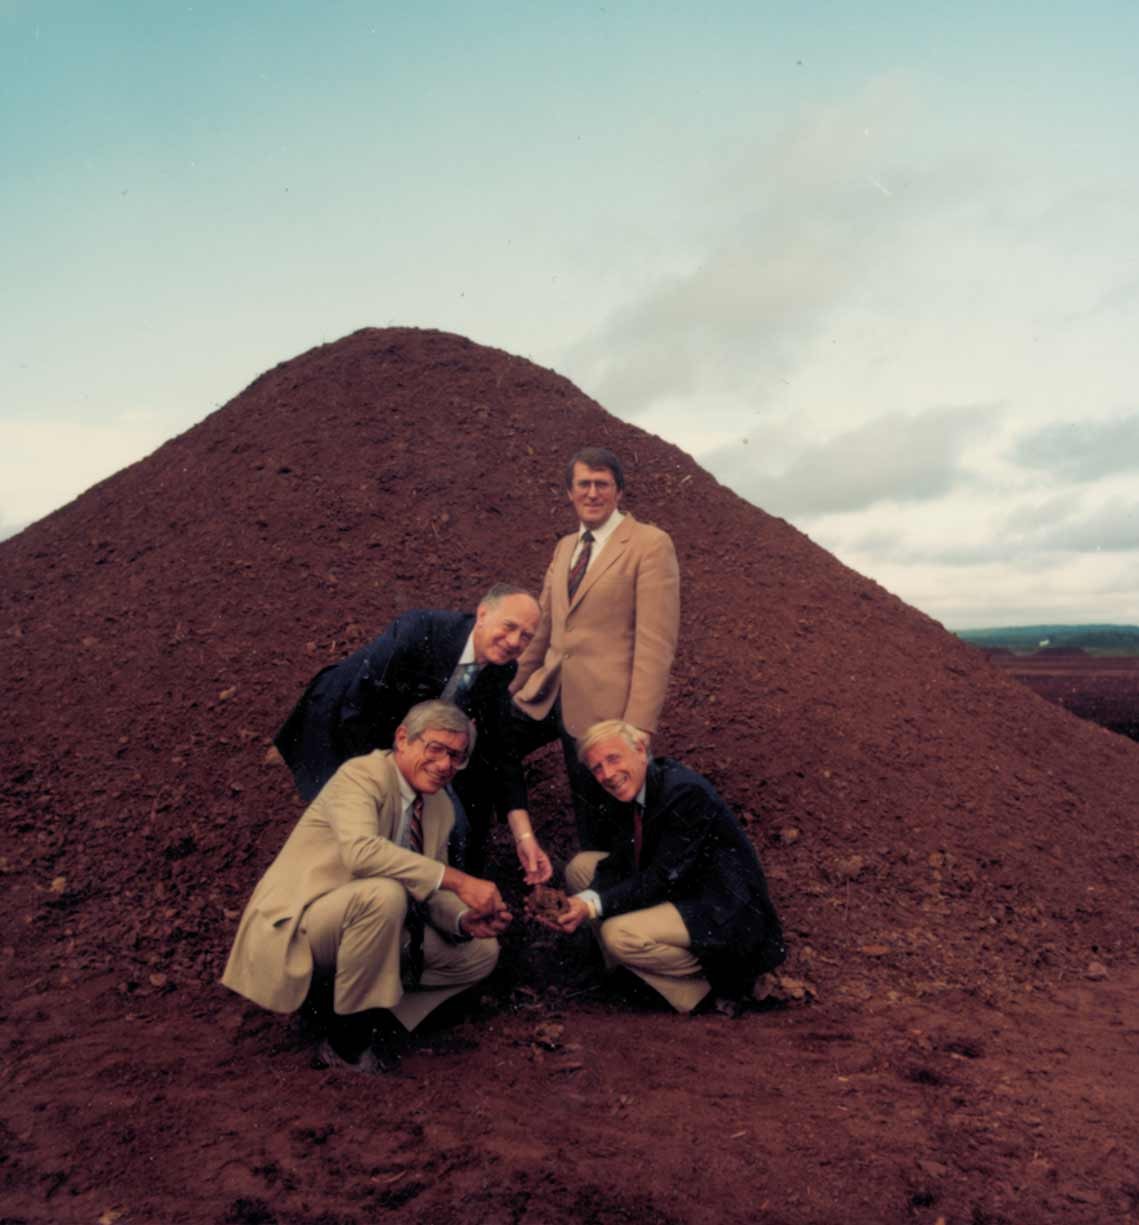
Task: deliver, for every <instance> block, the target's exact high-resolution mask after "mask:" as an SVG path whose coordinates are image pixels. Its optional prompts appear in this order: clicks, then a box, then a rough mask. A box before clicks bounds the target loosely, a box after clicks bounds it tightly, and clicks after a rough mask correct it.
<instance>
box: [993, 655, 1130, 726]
mask: <svg viewBox="0 0 1139 1225" xmlns="http://www.w3.org/2000/svg"><path fill="white" fill-rule="evenodd" d="M989 662H990V663H992V664H993V665H994V667H997V668H1000V669H1001V671H1002V672H1007V673H1008V674H1009V675H1010V676H1012V677H1014V678H1015V679H1016V680H1018V681H1020V682H1021V683H1022V684H1024V685H1027V686H1028V687H1029V688H1030V689H1031V690H1033V692H1035V693H1038V694H1039V695H1040V696H1041V697H1042V698H1045V699H1047V700H1048V701H1049V702H1055V703H1056V704H1057V705H1058V706H1063V707H1064V709H1065V710H1069V711H1071V712H1072V714H1074V715H1078V716H1079V717H1080V718H1081V719H1090V720H1091V721H1092V722H1093V723H1099V724H1101V725H1102V726H1103V727H1106V728H1108V729H1109V730H1111V731H1113V732H1118V733H1119V735H1121V736H1129V737H1130V738H1131V739H1132V740H1139V652H1137V653H1135V654H1130V655H1099V654H1092V653H1090V652H1088V653H1085V654H1071V655H1063V654H1050V653H1037V654H1034V655H1008V654H1003V653H992V654H990V655H989Z"/></svg>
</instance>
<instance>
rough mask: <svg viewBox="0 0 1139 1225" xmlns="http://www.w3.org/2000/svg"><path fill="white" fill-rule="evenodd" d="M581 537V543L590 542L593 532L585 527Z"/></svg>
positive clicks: (591, 541)
mask: <svg viewBox="0 0 1139 1225" xmlns="http://www.w3.org/2000/svg"><path fill="white" fill-rule="evenodd" d="M581 539H582V543H583V544H592V543H593V533H592V532H591V531H589V530H588V529H587V530H586V531H584V532H582V534H581Z"/></svg>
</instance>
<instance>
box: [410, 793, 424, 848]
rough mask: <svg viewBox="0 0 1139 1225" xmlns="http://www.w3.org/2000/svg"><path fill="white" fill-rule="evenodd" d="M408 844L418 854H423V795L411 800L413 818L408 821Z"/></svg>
mask: <svg viewBox="0 0 1139 1225" xmlns="http://www.w3.org/2000/svg"><path fill="white" fill-rule="evenodd" d="M407 845H408V847H409V849H410V850H413V851H414V852H415V853H416V854H417V855H422V854H423V796H421V795H416V797H415V799H414V800H412V802H411V819H410V820H409V821H408V823H407Z"/></svg>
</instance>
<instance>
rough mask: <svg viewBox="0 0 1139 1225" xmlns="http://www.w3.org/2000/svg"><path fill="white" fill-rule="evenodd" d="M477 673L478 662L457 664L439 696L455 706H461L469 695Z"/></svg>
mask: <svg viewBox="0 0 1139 1225" xmlns="http://www.w3.org/2000/svg"><path fill="white" fill-rule="evenodd" d="M478 675H479V666H478V664H459V666H458V667H457V668H456V669H455V671H454V672H452V673H451V679H450V680H449V681H448V682H447V687H446V688H445V689H444V690H443V692H442V693H441V694H440V695H439V696H440V697H441V698H442V699H443V701H444V702H454V703H455V705H456V706H462V704H463V702H464V700H465V699H466V698H467V697H469V696H470V692H471V690H472V689H473V688H474V684H475V681H476V680H477V679H478Z"/></svg>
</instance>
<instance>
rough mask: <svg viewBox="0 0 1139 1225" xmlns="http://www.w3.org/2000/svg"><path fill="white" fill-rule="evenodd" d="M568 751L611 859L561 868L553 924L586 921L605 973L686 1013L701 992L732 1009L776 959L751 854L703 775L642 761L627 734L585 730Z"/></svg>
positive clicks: (628, 729) (770, 915)
mask: <svg viewBox="0 0 1139 1225" xmlns="http://www.w3.org/2000/svg"><path fill="white" fill-rule="evenodd" d="M578 752H579V754H580V756H581V760H582V762H583V763H584V764H585V766H586V767H587V769H588V770H589V772H590V774H591V775H592V776H593V778H594V779H596V781H597V782H598V783H599V784H600V785H601V787H603V788H604V789H605V791H606V792H607V793H608V794H609V795H610V796H611V797H612V798H613V799H614V800H616V801H617V803H616V805H614V806H613V807H612V808H611V809H610V815H609V819H610V820H611V821H612V822H613V826H614V828H613V838H612V841H611V845H612V851H611V852H610V853H609V854H605V853H604V852H599V851H583V852H581V853H580V854H579V855H576V856H575V857H574V858H573V859H572V860H571V861H570V863H569V865H568V866H567V868H566V885H567V887H568V888H569V889H570V890H572V891H574V892H575V896H573V897H571V898H570V900H569V905H568V908H567V909H566V910H564V911H563V912H562V913H561V914H560V915H559V916H558V917H557V921H556V922H557V925H558V926H559V927H560V928H561V929H562V930H563V931H565V932H572V931H575V930H576V929H577V927H578V926H579V925H580V924H581V923H582V922H583V921H585V920H587V919H588V920H593V921H595V922H596V923H597V924H598V927H597V928H596V931H597V935H598V939H599V940H600V942H601V947H602V952H603V954H604V956H605V959H606V962H607V963H608V964H609V965H610V967H611V968H612V967H615V966H624V967H625V968H627V969H629V970H631V971H632V972H633V973H634V974H636V975H637V976H638V977H640V978H641V979H643V980H644V981H645V982H646V983H648V985H649V986H650V987H652V988H654V989H655V990H656V991H658V992H659V993H660V994H661V995H663V996H664V998H665V999H666V1000H668V1002H669V1003H670V1004H671V1005H672V1006H673V1008H675V1009H676V1010H677V1011H678V1012H691V1011H692V1009H693V1008H695V1007H696V1006H697V1004H699V1003H700V1001H701V1000H702V999H704V997H705V996H706V995H708V994H709V992H711V993H713V995H714V996H716V997H721V998H722V999H723V1000H724V1001H725V1003H726V1004H727V1006H728V1007H729V1008H730V1009H731V1010H737V1009H738V1008H740V1007H742V1006H745V1005H746V1004H747V1003H748V1002H749V1001H750V1000H752V999H753V998H756V996H755V995H753V992H754V991H755V988H756V986H757V980H758V979H759V977H760V976H761V975H763V974H766V973H767V972H768V971H769V970H772V969H774V968H775V967H776V966H777V965H779V964H781V963H782V962H783V961H784V960H785V958H786V956H787V951H786V949H785V948H784V945H783V932H782V929H781V927H780V925H779V918H778V916H777V915H776V913H775V908H774V907H773V906H772V904H771V899H770V898H769V896H768V893H767V882H766V880H765V879H764V875H763V869H762V868H761V867H760V864H759V858H758V856H757V855H756V853H755V847H754V846H753V845H752V843H751V840H750V839H749V838H748V836H747V834H746V833H745V832H744V830H743V829H742V827H741V826H740V824H739V822H738V821H737V820H736V818H735V817H734V816H733V814H732V812H731V810H730V809H729V808H728V806H727V805H726V804H725V803H724V801H723V800H722V799H720V797H719V796H718V795H717V794H716V792H715V790H714V788H713V787H712V785H711V783H709V782H708V780H707V779H706V778H703V777H702V776H701V775H699V774H697V773H696V772H695V771H694V770H689V769H688V768H687V767H686V766H682V765H681V764H680V762H678V761H673V760H672V759H671V758H668V757H657V758H655V759H652V760H650V759H649V756H648V751H647V749H646V747H645V741H644V737H643V736H642V735H641V733H640V732H639V731H638V729H637V728H635V727H632V726H630V725H629V724H628V723H624V722H622V721H620V720H618V719H611V720H609V721H607V722H604V723H598V724H596V725H595V726H594V727H591V728H590V729H589V730H588V731H587V732H586V733H585V735H584V736H583V737H582V738H581V740H580V741H578Z"/></svg>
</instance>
